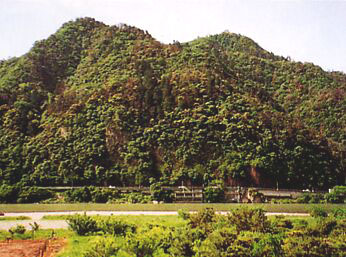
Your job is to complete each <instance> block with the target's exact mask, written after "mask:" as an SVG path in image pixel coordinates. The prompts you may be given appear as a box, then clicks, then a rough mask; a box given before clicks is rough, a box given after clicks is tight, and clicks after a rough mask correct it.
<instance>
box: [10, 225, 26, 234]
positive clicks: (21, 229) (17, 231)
mask: <svg viewBox="0 0 346 257" xmlns="http://www.w3.org/2000/svg"><path fill="white" fill-rule="evenodd" d="M10 230H11V231H12V232H13V233H15V234H19V235H23V234H24V233H25V231H26V228H25V227H24V226H23V225H20V224H18V225H17V226H15V227H12V228H11V229H10Z"/></svg>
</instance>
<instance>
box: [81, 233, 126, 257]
mask: <svg viewBox="0 0 346 257" xmlns="http://www.w3.org/2000/svg"><path fill="white" fill-rule="evenodd" d="M118 241H119V240H116V239H115V238H114V237H98V238H97V239H96V240H95V241H93V242H92V244H91V247H90V248H88V249H87V250H86V251H85V252H84V254H83V256H84V257H105V256H115V255H116V254H117V253H118V251H119V249H120V247H121V246H120V245H119V243H118Z"/></svg>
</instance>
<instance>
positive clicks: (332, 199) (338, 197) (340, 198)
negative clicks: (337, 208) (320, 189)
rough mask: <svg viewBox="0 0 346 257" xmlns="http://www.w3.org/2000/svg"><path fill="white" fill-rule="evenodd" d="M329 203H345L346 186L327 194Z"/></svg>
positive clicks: (338, 187) (334, 188)
mask: <svg viewBox="0 0 346 257" xmlns="http://www.w3.org/2000/svg"><path fill="white" fill-rule="evenodd" d="M325 199H326V201H327V202H328V203H344V202H345V199H346V186H335V187H333V189H332V190H331V192H330V193H327V194H325Z"/></svg>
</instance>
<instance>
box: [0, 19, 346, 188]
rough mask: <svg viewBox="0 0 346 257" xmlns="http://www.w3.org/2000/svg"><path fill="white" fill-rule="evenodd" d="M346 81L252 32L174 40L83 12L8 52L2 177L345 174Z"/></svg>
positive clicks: (247, 178) (294, 180)
mask: <svg viewBox="0 0 346 257" xmlns="http://www.w3.org/2000/svg"><path fill="white" fill-rule="evenodd" d="M345 89H346V75H345V74H343V73H337V72H335V73H328V72H325V71H323V70H322V69H321V68H319V67H318V66H315V65H313V64H310V63H296V62H292V61H290V60H287V59H286V58H283V57H279V56H275V55H274V54H272V53H269V52H267V51H266V50H264V49H262V48H261V47H260V46H258V45H257V44H256V43H255V42H253V41H252V40H251V39H249V38H246V37H243V36H241V35H237V34H233V33H228V32H225V33H222V34H219V35H214V36H209V37H206V38H199V39H196V40H194V41H191V42H187V43H179V42H175V43H174V44H169V45H165V44H162V43H160V42H158V41H156V40H155V39H154V38H152V37H151V36H150V35H149V34H148V33H147V32H144V31H142V30H139V29H137V28H135V27H131V26H127V25H121V26H112V27H110V26H107V25H105V24H103V23H100V22H97V21H95V20H93V19H90V18H83V19H77V20H76V21H72V22H68V23H66V24H64V25H63V26H62V28H61V29H59V30H58V31H57V32H56V33H55V34H54V35H52V36H50V37H49V38H48V39H47V40H42V41H39V42H36V43H35V45H34V46H33V48H32V49H31V50H30V52H28V53H27V54H26V55H24V56H22V57H19V58H14V59H10V60H5V61H1V63H0V114H1V118H0V126H1V127H0V137H1V140H0V178H1V181H2V183H5V184H15V183H21V184H28V185H65V184H66V185H72V184H73V185H89V184H93V185H135V184H136V185H148V184H149V183H150V181H151V180H152V179H154V180H161V181H163V182H164V183H167V184H179V183H181V181H184V182H185V183H192V184H194V185H201V184H206V183H209V182H211V181H212V180H214V179H221V180H223V181H225V183H226V184H228V185H260V186H273V185H275V186H276V185H277V184H278V185H279V186H280V187H287V188H288V187H302V188H305V187H314V188H327V187H329V186H332V185H336V184H343V183H344V181H345V142H346V141H345V139H346V137H345V128H346V122H345V120H346V118H345V113H346V112H345V106H346V104H345Z"/></svg>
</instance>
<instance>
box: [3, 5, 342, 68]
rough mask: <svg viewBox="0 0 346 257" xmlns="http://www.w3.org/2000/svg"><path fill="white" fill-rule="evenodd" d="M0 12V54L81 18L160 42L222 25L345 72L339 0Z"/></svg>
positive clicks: (20, 49) (16, 51)
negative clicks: (126, 26) (122, 26)
mask: <svg viewBox="0 0 346 257" xmlns="http://www.w3.org/2000/svg"><path fill="white" fill-rule="evenodd" d="M0 14H1V15H0V59H5V58H8V57H12V56H19V55H22V54H24V53H26V52H27V51H28V50H29V49H30V48H31V46H32V45H33V43H34V42H35V41H36V40H40V39H44V38H47V37H48V36H49V35H50V34H53V33H54V32H55V31H56V30H57V29H58V28H59V27H60V26H61V25H62V24H63V23H65V22H67V21H70V20H74V19H76V18H78V17H86V16H88V17H93V18H95V19H96V20H99V21H102V22H104V23H106V24H108V25H116V24H119V23H126V24H129V25H133V26H136V27H139V28H141V29H144V30H148V32H149V33H150V34H151V35H153V36H154V37H155V38H156V39H158V40H159V41H161V42H164V43H170V42H172V41H173V40H178V41H180V42H185V41H189V40H192V39H195V38H197V37H198V36H200V37H202V36H206V35H210V34H216V33H221V32H223V31H225V30H228V31H230V32H235V33H239V34H242V35H245V36H248V37H250V38H252V39H253V40H255V41H256V42H257V43H258V44H259V45H261V46H262V47H263V48H265V49H266V50H268V51H271V52H273V53H275V54H278V55H282V56H285V57H286V56H290V57H291V58H292V59H293V60H295V61H302V62H305V61H306V62H313V63H315V64H317V65H319V66H321V67H322V68H323V69H325V70H339V71H343V72H346V0H320V1H317V0H0Z"/></svg>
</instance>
